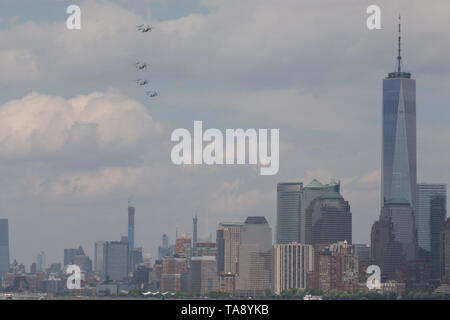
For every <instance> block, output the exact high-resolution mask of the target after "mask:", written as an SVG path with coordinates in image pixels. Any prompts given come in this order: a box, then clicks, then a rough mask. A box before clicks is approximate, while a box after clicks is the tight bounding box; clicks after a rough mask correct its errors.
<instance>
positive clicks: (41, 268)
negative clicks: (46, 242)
mask: <svg viewBox="0 0 450 320" xmlns="http://www.w3.org/2000/svg"><path fill="white" fill-rule="evenodd" d="M36 272H37V273H41V272H45V252H43V251H41V252H39V253H38V255H37V257H36Z"/></svg>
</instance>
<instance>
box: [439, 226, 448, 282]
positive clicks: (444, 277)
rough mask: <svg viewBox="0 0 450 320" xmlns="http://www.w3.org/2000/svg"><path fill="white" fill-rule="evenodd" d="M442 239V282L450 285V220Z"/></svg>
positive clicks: (442, 233) (444, 228)
mask: <svg viewBox="0 0 450 320" xmlns="http://www.w3.org/2000/svg"><path fill="white" fill-rule="evenodd" d="M440 238H441V239H440V240H441V241H440V242H441V243H440V264H441V265H440V275H441V280H442V281H443V282H445V283H450V218H449V219H447V221H445V224H444V226H443V227H442V230H441V237H440Z"/></svg>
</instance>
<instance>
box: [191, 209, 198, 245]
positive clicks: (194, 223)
mask: <svg viewBox="0 0 450 320" xmlns="http://www.w3.org/2000/svg"><path fill="white" fill-rule="evenodd" d="M192 224H193V230H192V231H193V233H192V247H193V248H195V247H196V246H197V241H198V239H197V231H198V230H197V226H198V218H197V215H196V216H195V217H194V219H192Z"/></svg>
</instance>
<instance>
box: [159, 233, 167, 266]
mask: <svg viewBox="0 0 450 320" xmlns="http://www.w3.org/2000/svg"><path fill="white" fill-rule="evenodd" d="M169 253H170V248H169V237H168V236H167V234H163V236H162V245H161V246H159V247H158V259H159V260H162V259H164V257H166V256H168V255H169Z"/></svg>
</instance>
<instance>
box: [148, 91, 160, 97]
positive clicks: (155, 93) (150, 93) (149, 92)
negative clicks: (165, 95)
mask: <svg viewBox="0 0 450 320" xmlns="http://www.w3.org/2000/svg"><path fill="white" fill-rule="evenodd" d="M146 93H147V95H148V96H149V97H150V98H154V97H156V96H157V95H158V92H156V91H147V92H146Z"/></svg>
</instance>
